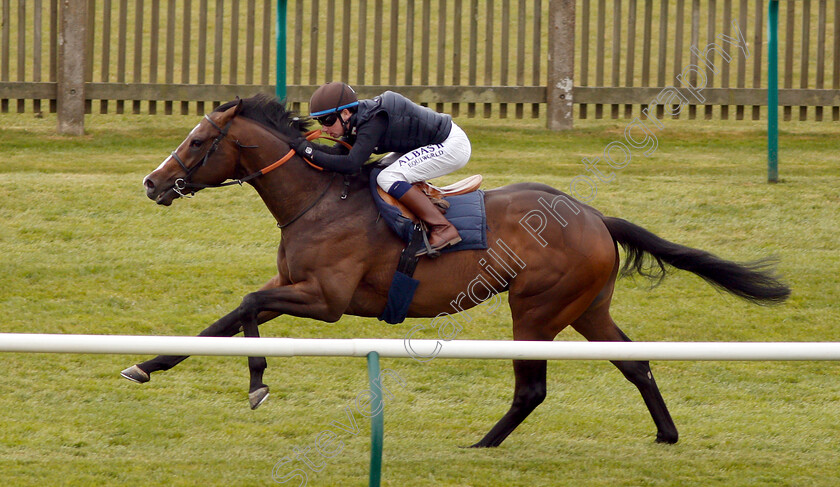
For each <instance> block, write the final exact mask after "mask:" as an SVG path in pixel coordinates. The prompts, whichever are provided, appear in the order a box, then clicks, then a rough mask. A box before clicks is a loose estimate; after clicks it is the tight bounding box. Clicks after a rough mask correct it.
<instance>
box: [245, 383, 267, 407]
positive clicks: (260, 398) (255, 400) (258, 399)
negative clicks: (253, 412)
mask: <svg viewBox="0 0 840 487" xmlns="http://www.w3.org/2000/svg"><path fill="white" fill-rule="evenodd" d="M266 399H268V386H265V387H260V388H259V389H257V390H256V391H254V392H249V393H248V402H249V403H251V409H257V408H258V407H260V405H261V404H262V403H264V402H265V400H266Z"/></svg>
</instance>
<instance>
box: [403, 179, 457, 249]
mask: <svg viewBox="0 0 840 487" xmlns="http://www.w3.org/2000/svg"><path fill="white" fill-rule="evenodd" d="M399 201H400V203H402V204H404V205H405V206H406V207H407V208H408V209H409V210H411V212H412V213H414V214H415V215H417V218H419V219H421V220H423V222H424V223H426V225H428V227H429V245H430V246H431V247H432V250H433V251H438V250H440V249H443V248H445V247H447V246H449V245H455V244H456V243H458V242H460V241H461V236H460V235H458V229H456V228H455V225H453V224H452V223H450V222H449V220H447V219H446V217H445V216H443V214H442V213H441V212H440V210H439V209H438V208H437V207H436V206H435V205H434V204H432V202H431V201H429V198H428V197H427V196H426V193H424V192H423V191H422V190H420V189H419V188H417V187H416V186H412V187H411V189H410V190H408V191H406V193H405V194H404V195H403V196H402V197H401V198H400V200H399ZM424 253H426V252H425V250H424V251H421V252H419V253H418V255H422V254H424Z"/></svg>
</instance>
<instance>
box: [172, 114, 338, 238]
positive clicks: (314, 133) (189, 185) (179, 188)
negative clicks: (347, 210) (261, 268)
mask: <svg viewBox="0 0 840 487" xmlns="http://www.w3.org/2000/svg"><path fill="white" fill-rule="evenodd" d="M204 118H205V119H207V121H208V122H210V124H211V125H212V126H213V127H214V128H215V129H216V130H218V131H219V135H218V136H217V137H216V138H215V139H214V140H213V144H212V145H211V146H210V149H208V150H207V153H206V154H204V158H202V159H201V162H199V163H198V164H196V165H195V166H193V167H190V168H188V167H187V166H186V164H184V161H182V160H181V158H180V157H179V156H178V154H177V153H176V151H172V154H171V155H172V158H173V159H175V162H177V163H178V164H179V165H180V166H181V168H182V169H183V170H184V172H185V173H186V175H185V176H184V177H183V178H178V179H176V180H175V185H174V186H173V188H172V189H174V190H175V192H176V193H178V194H179V195H180V196H183V197H185V198H191V197H192V196H193V195H194V194H195V192H196V191H198V190H200V189H206V188H221V187H224V186H232V185H234V184H238V185H240V186H242V184H243V183H247V182H248V181H251V180H254V179H256V178H258V177H260V176H265V175H266V174H268V173H269V172H271V171H273V170H275V169H277V168H278V167H280V166H282V165H283V164H285V163H287V162H289V161H290V160H292V157H294V156H295V154H297V152H296V151H295V150H294V149H292V148H289V152H287V153H286V155H284V156H283V157H281V158H280V159H278V160H277V161H275V162H273V163H271V164H269V165H268V166H266V167H264V168H262V169H260V170H259V171H257V172H254V173H251V174H249V175H247V176H245V177H244V178H240V179H234V180H231V181H224V182H221V183H217V184H200V183H193V182H190V179H191V178H192V175H193V173H195V171H196V170H198V168H200V167H201V166H203V165H204V164H206V163H207V160H208V159H209V158H210V156H212V155H213V153H214V152H216V150H217V149H218V148H219V144H220V143H221V141H222V140H223V139H224V138H225V137H227V134H228V131H229V130H230V126H231V124H232V123H233V119H232V118H231V120H230V121H229V122H228V123H227V124H226V125H225V126H224V128H222V127H219V126H218V124H216V122H214V121H213V120H212V119H211V118H210V117H209V116H208V115H204ZM305 137H306V140H309V141H312V140H315V139H327V140H330V141H333V142H337V143H339V144H342V145H343V146H344V147H346V148H347V149H348V150H349V149H352V146H351V145H350V144H348V143H347V142H345V141H343V140H340V139H336V138H333V137H330V136H328V135H324V134H323V132H321V131H320V130H311V131H309V132H307V133H306V135H305ZM235 143H236V145H237V147H239V149H240V151H241V150H242V149H243V148H245V149H253V148H256V147H257V146H247V145H242V144H240V143H239V141H238V140H237V141H235ZM301 158H302V159H303V160H304V161H305V162H306V163H307V164H309V165H310V166H312V167H313V168H315V169H316V170H318V171H323V170H324V168H323V167H320V166H317V165H315V164H313V163H312V161H310V160H309V159H307V158H305V157H303V156H302V155H301ZM334 179H335V173H333V175H332V177H330V180H329V182H328V183H327V187H326V188H324V191H322V192H321V194H320V195H318V197H317V198H315V200H314V201H313V202H312V203H311V204H309V205H308V206H307V207H306V208H304V209H303V211H301V212H300V213H298V214H297V215H296V216H295V217H294V218H292V219H291V220H289V221H288V222H286V223H280V222H278V223H277V228H281V229H282V228H285V227H287V226H289V225H291V224H292V223H294V222H295V221H297V220H298V219H299V218H300V217H302V216H303V215H305V214H306V212H308V211H309V210H311V209H312V208H314V207H315V205H317V204H318V202H320V201H321V199H323V197H324V195H326V194H327V191H329V189H330V187H332V183H333V180H334ZM347 185H348V182H347V181H346V180H345V188H344V192H342V194H341V199H342V200H343V199H346V198H347ZM190 190H191V191H190Z"/></svg>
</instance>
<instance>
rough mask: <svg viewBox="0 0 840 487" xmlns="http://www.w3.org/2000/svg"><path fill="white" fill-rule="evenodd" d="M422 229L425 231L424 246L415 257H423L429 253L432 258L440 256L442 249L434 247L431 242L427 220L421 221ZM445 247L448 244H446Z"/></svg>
mask: <svg viewBox="0 0 840 487" xmlns="http://www.w3.org/2000/svg"><path fill="white" fill-rule="evenodd" d="M420 231H421V232H422V233H423V247H422V248H421V249H420V250H418V251H417V253H416V254H414V255H415V257H421V256H423V255H428V256H429V258H430V259H437V258H438V257H440V250H435V249H433V248H432V244H430V243H429V228H428V227H427V226H426V222H423V221H421V222H420ZM444 247H446V246H445V245H444Z"/></svg>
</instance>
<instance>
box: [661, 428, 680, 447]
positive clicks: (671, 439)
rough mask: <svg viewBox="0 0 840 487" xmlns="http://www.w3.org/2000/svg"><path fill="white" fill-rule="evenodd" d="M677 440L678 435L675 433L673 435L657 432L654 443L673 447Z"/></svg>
mask: <svg viewBox="0 0 840 487" xmlns="http://www.w3.org/2000/svg"><path fill="white" fill-rule="evenodd" d="M678 440H679V435H678V434H677V432H676V431H674V432H673V433H662V432H659V433H657V434H656V442H657V443H666V444H669V445H673V444H674V443H676V442H677V441H678Z"/></svg>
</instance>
